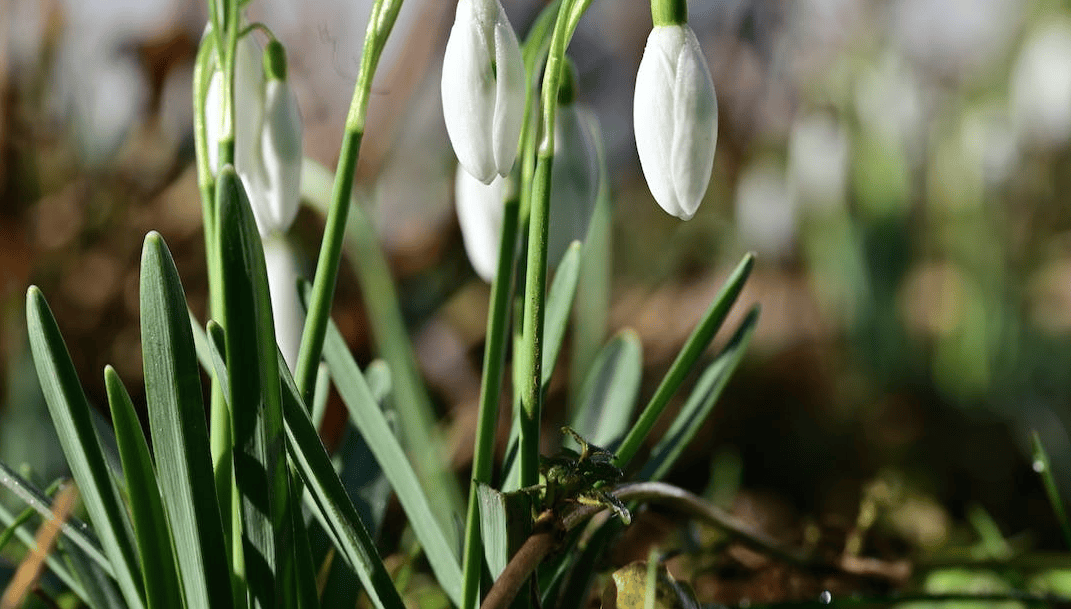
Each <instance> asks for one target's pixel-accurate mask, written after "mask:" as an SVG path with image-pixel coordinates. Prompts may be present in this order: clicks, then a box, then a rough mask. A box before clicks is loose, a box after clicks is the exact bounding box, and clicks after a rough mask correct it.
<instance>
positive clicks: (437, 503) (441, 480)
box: [301, 159, 462, 533]
mask: <svg viewBox="0 0 1071 609" xmlns="http://www.w3.org/2000/svg"><path fill="white" fill-rule="evenodd" d="M330 184H331V173H330V172H329V171H328V170H327V169H326V168H325V167H323V166H322V165H320V164H319V163H317V162H315V161H312V160H310V159H305V161H304V163H303V165H302V170H301V196H302V198H303V199H304V200H306V201H307V202H309V203H310V204H311V205H312V206H313V207H315V208H316V209H317V210H319V211H320V212H321V213H324V214H325V215H326V214H327V213H328V211H329V209H330V195H331V186H330ZM344 248H345V251H346V252H347V253H348V254H349V255H348V256H347V260H348V261H349V263H350V266H351V268H352V269H353V272H354V274H355V275H356V276H357V281H358V282H359V283H360V286H361V294H362V295H363V297H364V303H365V306H366V307H367V309H368V320H369V323H370V324H371V330H372V339H373V341H374V342H375V344H376V346H377V347H378V348H379V350H380V355H381V357H382V358H383V359H384V360H385V361H386V362H387V366H388V367H389V368H390V371H391V377H392V378H393V379H394V384H393V386H394V395H395V403H396V404H398V405H399V408H398V414H399V417H400V424H399V429H400V430H401V432H402V433H403V434H404V437H403V445H404V446H405V447H406V449H407V450H408V451H409V452H410V457H411V458H412V460H413V465H414V467H415V468H416V470H417V473H418V474H419V475H420V478H421V480H423V481H424V482H425V483H426V484H428V485H429V489H430V490H429V492H428V498H429V499H430V500H431V501H432V502H433V504H434V507H435V508H436V514H437V515H440V516H442V520H441V522H442V524H443V527H444V530H446V531H448V532H450V533H452V532H453V531H454V530H455V529H454V525H453V524H452V522H453V521H452V520H451V518H452V515H453V514H460V513H461V512H462V507H461V491H460V489H459V488H458V484H457V480H456V478H454V477H453V475H452V474H451V473H450V472H448V471H447V470H446V468H445V467H444V466H443V463H444V460H443V459H442V455H441V452H440V447H441V446H442V442H441V441H439V432H438V430H437V428H436V426H435V420H434V418H433V415H432V413H433V410H432V405H431V398H429V397H428V394H427V392H426V390H425V389H424V383H423V380H422V378H421V375H420V368H419V367H418V365H417V362H416V357H415V356H414V355H413V349H412V346H411V345H410V343H409V340H408V330H407V329H406V325H405V319H404V318H403V317H402V313H401V308H400V307H399V305H398V295H397V292H396V290H395V288H394V282H393V281H392V279H391V274H390V267H389V266H388V264H387V259H386V256H384V254H383V250H382V249H380V247H379V242H378V241H377V239H376V234H375V231H374V229H373V228H372V224H371V222H370V221H369V220H368V217H367V216H366V215H365V214H364V210H363V209H362V208H361V206H360V205H358V204H356V202H354V204H353V207H352V209H351V210H350V213H349V217H348V219H347V222H346V236H345V243H344ZM429 445H431V446H434V447H435V449H434V450H428V449H427V447H428V446H429Z"/></svg>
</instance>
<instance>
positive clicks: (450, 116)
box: [442, 0, 525, 184]
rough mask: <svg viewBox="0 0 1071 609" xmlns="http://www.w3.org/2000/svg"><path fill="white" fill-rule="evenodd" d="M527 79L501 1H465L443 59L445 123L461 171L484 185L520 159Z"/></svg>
mask: <svg viewBox="0 0 1071 609" xmlns="http://www.w3.org/2000/svg"><path fill="white" fill-rule="evenodd" d="M524 94H525V73H524V63H523V62H522V60H521V48H520V44H519V43H518V42H517V35H516V34H515V33H514V32H513V27H512V26H511V25H510V23H509V20H508V19H507V18H506V13H505V11H504V10H503V9H502V5H501V4H499V3H498V0H460V1H459V2H458V4H457V14H456V16H455V18H454V26H453V28H451V30H450V39H449V40H448V41H447V43H446V51H445V53H444V56H443V79H442V98H443V117H444V119H445V121H446V131H447V133H448V134H449V135H450V143H451V144H452V145H453V147H454V153H455V154H456V155H457V159H458V161H459V162H460V163H461V165H462V166H463V167H464V168H465V169H466V170H467V171H468V172H469V173H471V174H472V175H473V176H475V177H476V178H477V179H478V180H480V181H481V182H483V183H484V184H490V183H491V181H492V180H493V179H494V178H495V176H496V175H499V176H505V175H507V174H508V173H509V171H510V169H511V168H512V167H513V161H514V160H515V159H516V157H517V143H518V140H519V138H520V134H521V125H522V123H523V120H524Z"/></svg>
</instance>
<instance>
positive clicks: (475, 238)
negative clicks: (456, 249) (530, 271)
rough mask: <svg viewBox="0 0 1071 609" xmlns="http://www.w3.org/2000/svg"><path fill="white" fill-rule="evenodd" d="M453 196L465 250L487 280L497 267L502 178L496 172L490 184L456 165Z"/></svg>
mask: <svg viewBox="0 0 1071 609" xmlns="http://www.w3.org/2000/svg"><path fill="white" fill-rule="evenodd" d="M454 196H455V201H456V205H457V222H458V224H459V225H460V226H461V240H462V241H463V242H464V244H465V253H466V254H467V255H468V257H469V262H470V263H471V264H472V268H473V269H475V270H476V274H477V275H479V276H480V277H481V278H482V279H483V280H484V281H486V282H488V283H490V282H491V280H493V279H494V278H495V270H496V268H497V267H498V245H499V241H500V240H501V235H502V204H503V202H504V201H505V197H506V178H503V177H501V176H496V177H495V179H494V180H493V181H492V182H491V183H490V184H484V183H483V182H481V181H479V180H478V179H476V178H475V177H473V176H472V174H470V173H469V172H468V171H466V170H465V168H464V167H462V166H460V165H458V167H457V179H456V180H455V181H454Z"/></svg>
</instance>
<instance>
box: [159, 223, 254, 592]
mask: <svg viewBox="0 0 1071 609" xmlns="http://www.w3.org/2000/svg"><path fill="white" fill-rule="evenodd" d="M141 340H142V352H143V359H144V368H145V396H146V401H147V403H148V410H149V427H150V429H151V431H152V445H153V453H154V454H155V455H156V463H157V466H158V475H159V480H160V491H161V493H162V494H163V495H164V496H165V497H167V498H168V501H167V503H166V504H165V505H166V506H167V511H168V517H169V522H170V523H171V534H172V537H173V539H174V541H175V550H176V554H177V556H178V562H179V566H180V567H181V571H182V582H183V585H184V589H185V594H186V602H187V603H188V604H189V606H191V607H213V608H216V607H230V606H232V603H233V599H232V596H231V570H230V565H229V563H228V560H227V556H228V548H227V547H226V545H225V543H224V536H223V522H222V520H221V518H220V510H219V503H218V501H217V499H216V488H215V482H214V478H213V473H212V463H211V460H210V459H211V456H210V455H211V452H210V450H209V444H208V428H207V425H206V423H205V411H204V403H203V402H202V399H201V380H200V373H199V371H198V368H197V359H196V355H195V354H194V344H193V331H192V330H191V329H190V320H189V313H188V312H187V308H186V297H185V294H183V291H182V284H181V283H180V282H179V277H178V271H177V270H176V269H175V262H174V260H173V259H172V258H171V253H170V252H169V251H168V250H167V246H166V245H165V244H164V240H163V238H162V237H160V235H159V234H158V233H155V232H152V233H149V234H148V235H147V236H146V237H145V244H144V246H143V248H142V256H141Z"/></svg>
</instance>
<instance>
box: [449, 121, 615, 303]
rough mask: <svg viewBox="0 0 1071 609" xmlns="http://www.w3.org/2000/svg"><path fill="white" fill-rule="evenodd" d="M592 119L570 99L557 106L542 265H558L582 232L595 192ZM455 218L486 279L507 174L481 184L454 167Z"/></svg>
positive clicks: (491, 271) (493, 264)
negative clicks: (546, 233)
mask: <svg viewBox="0 0 1071 609" xmlns="http://www.w3.org/2000/svg"><path fill="white" fill-rule="evenodd" d="M594 129H595V119H594V118H593V117H591V116H589V115H588V114H587V113H586V112H584V111H582V110H580V109H579V108H577V107H576V106H575V105H573V104H563V105H561V106H560V107H559V108H558V116H557V120H556V121H555V122H554V161H553V163H552V164H551V173H550V230H549V234H548V236H547V264H548V266H550V267H554V266H557V265H558V263H559V262H561V259H562V256H564V255H565V251H566V250H567V249H569V245H570V244H571V243H572V242H573V241H583V240H584V239H585V238H586V237H587V233H588V226H589V225H590V224H591V215H592V213H593V212H594V210H595V201H596V198H597V197H598V193H599V164H598V157H597V151H596V148H595V133H594ZM454 194H455V197H456V204H457V220H458V224H459V225H460V226H461V238H462V241H464V243H465V253H466V254H467V255H468V257H469V262H470V263H472V268H473V269H475V270H476V274H477V275H479V276H480V277H481V278H483V280H484V281H486V282H488V283H490V282H491V280H492V279H494V276H495V271H496V270H497V266H498V247H499V245H500V241H501V240H502V206H503V203H504V201H505V199H506V196H507V194H508V190H507V182H506V178H503V177H500V176H499V177H495V179H494V180H492V182H491V183H490V184H484V183H482V182H480V181H479V180H477V179H476V178H475V177H473V176H472V175H471V174H469V173H468V172H467V171H465V169H464V168H463V167H460V166H458V169H457V179H456V181H455V182H454Z"/></svg>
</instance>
